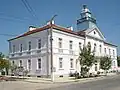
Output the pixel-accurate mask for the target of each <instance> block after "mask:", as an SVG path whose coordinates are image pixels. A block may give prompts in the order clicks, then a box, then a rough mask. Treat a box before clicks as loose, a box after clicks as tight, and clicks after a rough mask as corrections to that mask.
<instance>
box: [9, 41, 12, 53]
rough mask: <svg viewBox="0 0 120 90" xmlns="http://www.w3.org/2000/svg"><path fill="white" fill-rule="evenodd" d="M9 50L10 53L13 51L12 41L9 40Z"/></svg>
mask: <svg viewBox="0 0 120 90" xmlns="http://www.w3.org/2000/svg"><path fill="white" fill-rule="evenodd" d="M9 52H10V53H11V52H12V49H11V42H9Z"/></svg>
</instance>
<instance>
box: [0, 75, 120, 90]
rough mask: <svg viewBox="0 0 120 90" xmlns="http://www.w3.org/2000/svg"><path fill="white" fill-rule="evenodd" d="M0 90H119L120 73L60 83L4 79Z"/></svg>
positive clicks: (0, 84)
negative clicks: (95, 78)
mask: <svg viewBox="0 0 120 90" xmlns="http://www.w3.org/2000/svg"><path fill="white" fill-rule="evenodd" d="M0 90H120V75H119V76H114V77H108V78H106V79H102V80H97V81H89V82H72V83H61V84H60V83H56V84H46V83H30V82H24V81H7V82H6V81H4V82H0Z"/></svg>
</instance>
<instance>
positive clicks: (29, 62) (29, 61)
mask: <svg viewBox="0 0 120 90" xmlns="http://www.w3.org/2000/svg"><path fill="white" fill-rule="evenodd" d="M28 70H31V60H28Z"/></svg>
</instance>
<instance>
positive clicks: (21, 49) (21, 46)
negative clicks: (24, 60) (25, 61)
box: [20, 44, 23, 52]
mask: <svg viewBox="0 0 120 90" xmlns="http://www.w3.org/2000/svg"><path fill="white" fill-rule="evenodd" d="M22 51H23V44H20V52H22Z"/></svg>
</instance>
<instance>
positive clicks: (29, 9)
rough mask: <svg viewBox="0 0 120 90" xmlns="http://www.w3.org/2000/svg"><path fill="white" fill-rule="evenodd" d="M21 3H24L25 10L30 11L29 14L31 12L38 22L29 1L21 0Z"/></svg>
mask: <svg viewBox="0 0 120 90" xmlns="http://www.w3.org/2000/svg"><path fill="white" fill-rule="evenodd" d="M21 1H22V3H23V4H24V6H25V8H26V9H27V10H28V12H29V13H30V14H31V15H32V16H33V17H34V18H36V19H37V20H38V18H37V16H36V14H35V12H34V11H33V9H32V7H31V6H30V4H29V3H28V1H27V0H21Z"/></svg>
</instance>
